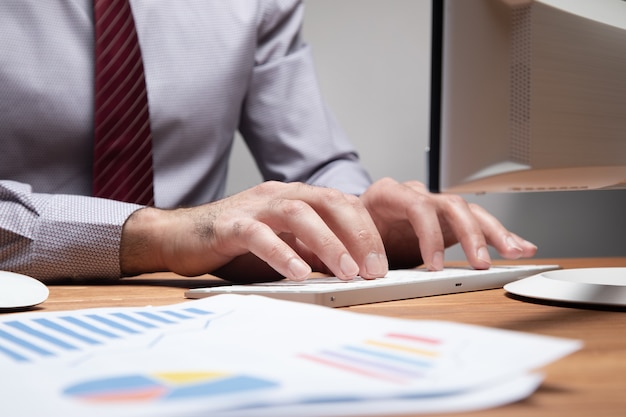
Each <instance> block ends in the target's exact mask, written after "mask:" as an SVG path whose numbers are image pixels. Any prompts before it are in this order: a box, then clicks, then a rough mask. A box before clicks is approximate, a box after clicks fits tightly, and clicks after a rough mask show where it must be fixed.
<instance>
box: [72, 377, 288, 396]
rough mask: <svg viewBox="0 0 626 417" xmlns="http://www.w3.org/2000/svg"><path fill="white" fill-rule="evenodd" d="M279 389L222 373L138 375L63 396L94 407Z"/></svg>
mask: <svg viewBox="0 0 626 417" xmlns="http://www.w3.org/2000/svg"><path fill="white" fill-rule="evenodd" d="M277 386H278V384H277V383H275V382H273V381H269V380H266V379H263V378H257V377H254V376H248V375H237V374H228V373H220V372H162V373H153V374H139V373H134V374H127V375H118V376H112V377H106V378H97V379H92V380H86V381H82V382H79V383H77V384H73V385H71V386H69V387H67V388H66V389H65V390H64V391H63V394H64V395H65V396H69V397H71V398H74V399H76V400H81V401H86V402H92V403H93V402H97V403H121V402H124V403H129V402H131V403H137V402H153V401H174V400H182V399H190V398H199V397H212V396H219V395H227V394H237V393H243V392H249V391H254V390H261V389H269V388H274V387H277Z"/></svg>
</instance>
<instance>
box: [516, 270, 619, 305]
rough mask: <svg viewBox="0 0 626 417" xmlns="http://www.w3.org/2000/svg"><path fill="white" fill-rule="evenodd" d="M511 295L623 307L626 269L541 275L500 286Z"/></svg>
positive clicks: (544, 273) (554, 272) (564, 271)
mask: <svg viewBox="0 0 626 417" xmlns="http://www.w3.org/2000/svg"><path fill="white" fill-rule="evenodd" d="M504 289H505V290H506V291H508V292H510V293H511V294H515V295H520V296H523V297H530V298H536V299H539V300H548V301H558V302H566V303H580V304H595V305H605V306H626V267H615V268H611V267H605V268H577V269H576V268H575V269H560V270H557V271H548V272H542V273H540V274H537V275H533V276H530V277H528V278H523V279H521V280H519V281H514V282H511V283H509V284H506V285H505V286H504Z"/></svg>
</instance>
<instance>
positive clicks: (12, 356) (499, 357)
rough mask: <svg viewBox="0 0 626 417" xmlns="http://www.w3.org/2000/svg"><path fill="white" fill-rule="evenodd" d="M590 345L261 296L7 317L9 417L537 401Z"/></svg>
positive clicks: (3, 320)
mask: <svg viewBox="0 0 626 417" xmlns="http://www.w3.org/2000/svg"><path fill="white" fill-rule="evenodd" d="M580 346H581V344H580V342H578V341H574V340H566V339H556V338H550V337H545V336H537V335H531V334H526V333H519V332H512V331H505V330H496V329H489V328H484V327H477V326H469V325H463V324H457V323H451V322H442V321H423V320H403V319H395V318H386V317H380V316H373V315H365V314H358V313H353V312H349V311H345V310H337V309H332V308H327V307H321V306H315V305H310V304H301V303H295V302H289V301H281V300H275V299H270V298H265V297H260V296H243V295H218V296H214V297H210V298H206V299H201V300H197V301H188V302H184V303H181V304H176V305H171V306H162V307H140V308H106V309H85V310H77V311H68V312H48V313H38V312H33V313H20V314H12V315H7V316H0V369H2V378H0V392H1V393H2V394H1V399H2V401H0V415H2V416H11V417H20V416H34V415H44V413H45V414H48V412H49V411H50V410H54V414H55V415H63V416H64V417H74V416H76V417H78V416H80V417H84V416H86V415H88V416H90V417H98V416H107V417H116V416H124V417H134V416H150V417H158V416H176V417H185V416H194V417H195V416H207V415H210V416H212V417H216V416H218V417H219V416H230V417H246V416H251V417H252V416H272V417H277V416H294V415H297V416H299V417H305V416H350V415H377V414H378V415H387V416H388V415H392V414H394V413H427V412H428V413H433V412H454V411H468V410H478V409H484V408H488V407H494V406H498V405H502V404H506V403H510V402H513V401H516V400H519V399H522V398H525V397H527V396H528V395H531V394H532V392H533V391H534V390H535V389H536V388H537V387H538V386H539V384H540V383H541V380H542V377H541V375H540V374H539V373H536V370H538V369H540V368H541V367H543V366H545V365H547V364H549V363H551V362H553V361H555V360H558V359H560V358H562V357H563V356H565V355H567V354H570V353H572V352H574V351H575V350H577V349H579V348H580Z"/></svg>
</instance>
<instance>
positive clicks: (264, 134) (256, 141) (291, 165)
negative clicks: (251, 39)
mask: <svg viewBox="0 0 626 417" xmlns="http://www.w3.org/2000/svg"><path fill="white" fill-rule="evenodd" d="M268 3H270V2H268ZM270 4H271V5H272V7H270V8H269V9H267V10H265V13H264V14H262V17H261V22H260V24H259V37H258V45H257V51H256V55H255V67H254V70H253V73H252V75H251V82H250V88H249V90H248V94H247V96H246V100H245V102H244V106H243V113H242V118H241V120H242V121H241V125H240V131H241V133H242V136H243V137H244V140H245V141H246V143H247V144H248V147H249V148H250V150H251V152H252V154H253V156H254V158H255V160H256V162H257V165H258V166H259V169H260V171H261V173H262V174H263V176H264V178H265V179H267V180H278V181H285V182H291V181H300V182H306V183H309V184H315V185H320V186H326V187H333V188H337V189H339V190H341V191H343V192H347V193H352V194H361V193H362V192H363V191H364V190H365V189H366V188H367V187H368V186H369V184H370V183H371V180H370V178H369V176H368V174H367V172H366V171H365V169H364V168H363V167H362V165H361V164H360V162H359V158H358V155H357V152H356V150H355V148H354V147H353V145H352V144H351V143H350V141H349V140H348V138H347V137H346V135H345V134H344V132H343V131H342V130H341V129H340V128H339V125H338V123H337V122H336V120H335V119H334V117H333V116H332V114H331V112H330V111H329V109H328V107H327V105H326V104H325V102H324V100H323V99H322V95H321V91H320V88H319V85H318V81H317V77H316V74H315V70H314V65H313V60H312V56H311V50H310V47H309V45H307V44H306V43H305V42H304V41H303V40H302V39H301V35H300V32H301V25H302V17H303V4H302V2H301V1H294V0H282V1H275V2H273V3H270ZM268 7H269V6H268Z"/></svg>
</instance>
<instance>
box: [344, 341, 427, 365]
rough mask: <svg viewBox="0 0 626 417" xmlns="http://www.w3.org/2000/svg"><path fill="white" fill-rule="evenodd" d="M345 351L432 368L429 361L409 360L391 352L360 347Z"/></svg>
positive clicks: (352, 347) (347, 347) (351, 347)
mask: <svg viewBox="0 0 626 417" xmlns="http://www.w3.org/2000/svg"><path fill="white" fill-rule="evenodd" d="M344 349H346V350H351V351H353V352H358V353H362V354H364V355H369V356H374V357H377V358H384V359H389V360H392V361H396V362H401V363H407V364H410V365H416V366H419V367H426V368H429V367H431V366H432V363H430V362H428V361H423V360H418V359H409V358H407V357H405V356H400V355H396V354H393V353H389V352H382V351H379V350H373V349H367V348H364V347H358V346H345V347H344Z"/></svg>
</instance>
